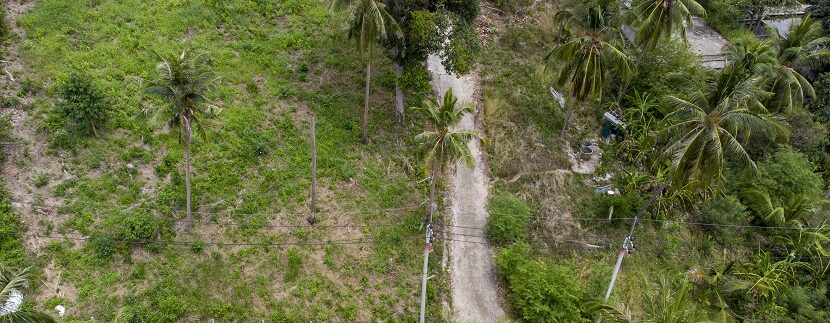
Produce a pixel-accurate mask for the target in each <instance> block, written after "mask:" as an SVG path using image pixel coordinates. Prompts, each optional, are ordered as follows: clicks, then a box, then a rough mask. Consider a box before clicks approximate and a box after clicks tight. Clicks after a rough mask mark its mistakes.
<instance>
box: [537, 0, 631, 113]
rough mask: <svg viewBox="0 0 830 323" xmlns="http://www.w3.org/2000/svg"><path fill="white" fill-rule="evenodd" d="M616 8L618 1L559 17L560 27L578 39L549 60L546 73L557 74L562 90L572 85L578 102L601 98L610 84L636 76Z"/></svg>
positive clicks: (590, 4) (593, 4)
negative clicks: (616, 14)
mask: <svg viewBox="0 0 830 323" xmlns="http://www.w3.org/2000/svg"><path fill="white" fill-rule="evenodd" d="M615 6H616V1H608V0H595V1H588V3H586V4H583V5H579V6H577V7H576V8H575V9H573V10H571V11H561V12H558V13H557V14H556V17H555V19H556V20H557V21H558V22H559V23H560V26H562V28H563V29H566V30H567V31H568V32H569V33H570V34H573V35H575V36H573V37H571V38H570V39H568V40H566V41H565V43H563V44H560V45H557V46H556V47H554V48H553V50H551V51H550V52H549V53H548V54H547V55H546V56H545V62H546V69H548V70H552V71H556V74H557V75H556V79H555V82H556V85H557V86H558V87H560V88H564V87H565V86H566V85H568V84H570V95H571V97H572V98H574V99H576V100H578V101H585V100H587V99H592V98H597V97H601V96H602V91H603V89H604V87H605V82H606V81H608V80H611V79H613V76H617V77H618V78H619V79H621V80H625V79H628V77H629V76H630V75H631V73H632V65H631V60H630V58H629V57H628V55H626V53H625V52H624V51H623V48H622V44H623V35H622V33H621V31H620V27H619V25H618V24H617V23H618V21H617V20H618V19H616V17H615V15H614V7H615ZM559 64H561V66H558V68H554V65H559Z"/></svg>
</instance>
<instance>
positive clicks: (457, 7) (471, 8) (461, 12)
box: [444, 0, 479, 25]
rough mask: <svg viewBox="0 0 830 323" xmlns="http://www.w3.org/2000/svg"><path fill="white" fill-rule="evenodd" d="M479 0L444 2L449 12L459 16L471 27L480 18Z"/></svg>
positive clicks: (449, 0)
mask: <svg viewBox="0 0 830 323" xmlns="http://www.w3.org/2000/svg"><path fill="white" fill-rule="evenodd" d="M478 1H479V0H444V5H445V6H446V8H447V10H449V11H450V12H452V13H454V14H456V15H458V16H459V17H461V19H463V20H464V22H466V23H467V24H469V25H472V23H473V21H474V20H475V19H476V17H478V14H479V9H478Z"/></svg>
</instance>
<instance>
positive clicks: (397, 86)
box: [392, 60, 404, 123]
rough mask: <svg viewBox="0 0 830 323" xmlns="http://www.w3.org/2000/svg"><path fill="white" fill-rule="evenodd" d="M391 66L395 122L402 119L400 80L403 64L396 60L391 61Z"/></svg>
mask: <svg viewBox="0 0 830 323" xmlns="http://www.w3.org/2000/svg"><path fill="white" fill-rule="evenodd" d="M392 67H393V68H394V69H395V122H397V123H400V122H401V121H403V114H404V108H403V91H402V90H401V85H400V80H401V74H403V66H402V65H401V64H400V63H399V62H398V61H397V60H393V61H392Z"/></svg>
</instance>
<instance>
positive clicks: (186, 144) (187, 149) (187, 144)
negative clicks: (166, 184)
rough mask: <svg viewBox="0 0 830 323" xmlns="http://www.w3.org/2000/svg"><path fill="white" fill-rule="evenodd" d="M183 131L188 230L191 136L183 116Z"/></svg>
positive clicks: (187, 225) (190, 218) (189, 222)
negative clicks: (184, 133)
mask: <svg viewBox="0 0 830 323" xmlns="http://www.w3.org/2000/svg"><path fill="white" fill-rule="evenodd" d="M184 123H185V127H186V129H185V131H186V132H187V133H186V136H187V138H185V142H184V147H185V148H184V185H185V190H186V191H187V218H186V219H185V229H186V230H187V231H188V232H189V231H190V229H191V228H193V211H192V209H191V204H190V193H191V191H190V138H191V137H192V133H191V129H190V120H188V119H187V117H184Z"/></svg>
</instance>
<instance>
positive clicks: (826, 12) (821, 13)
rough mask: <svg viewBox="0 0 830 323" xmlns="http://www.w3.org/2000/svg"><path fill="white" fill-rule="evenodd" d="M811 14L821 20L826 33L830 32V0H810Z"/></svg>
mask: <svg viewBox="0 0 830 323" xmlns="http://www.w3.org/2000/svg"><path fill="white" fill-rule="evenodd" d="M809 2H810V4H811V6H810V9H809V11H810V16H812V17H813V18H816V19H818V20H821V25H822V27H824V33H830V1H826V0H812V1H809Z"/></svg>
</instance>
